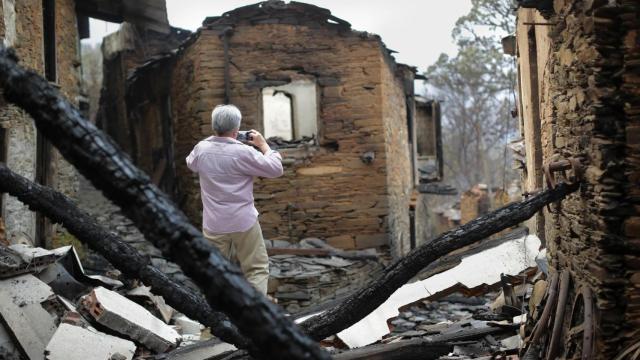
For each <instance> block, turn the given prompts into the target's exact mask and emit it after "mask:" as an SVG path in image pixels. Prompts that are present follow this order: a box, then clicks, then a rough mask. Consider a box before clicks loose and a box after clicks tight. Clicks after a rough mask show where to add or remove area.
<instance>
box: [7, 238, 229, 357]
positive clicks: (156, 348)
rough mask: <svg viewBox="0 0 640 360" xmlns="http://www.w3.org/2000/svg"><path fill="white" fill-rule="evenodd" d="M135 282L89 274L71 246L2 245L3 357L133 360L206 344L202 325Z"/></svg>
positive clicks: (227, 348)
mask: <svg viewBox="0 0 640 360" xmlns="http://www.w3.org/2000/svg"><path fill="white" fill-rule="evenodd" d="M131 284H132V285H131V286H130V287H126V286H125V284H124V283H123V282H120V281H119V280H116V279H110V278H106V277H102V276H88V275H86V274H85V273H84V270H83V268H82V264H81V263H80V261H79V259H78V256H77V254H76V252H75V250H74V249H73V247H71V246H66V247H63V248H58V249H54V250H46V249H42V248H33V247H29V246H26V245H21V244H18V245H11V246H9V247H4V246H2V247H0V319H1V320H2V321H1V322H0V358H2V359H16V360H17V359H29V360H39V359H49V360H57V359H78V360H92V359H95V360H104V359H121V360H127V359H133V358H134V356H144V355H149V354H154V353H156V354H157V353H164V352H167V351H170V350H172V349H175V348H177V347H178V346H185V345H188V344H190V343H193V342H195V341H199V340H200V337H201V330H202V329H203V328H204V327H203V326H202V325H200V324H199V323H197V322H195V321H193V320H191V319H188V318H187V317H186V316H184V315H182V314H179V313H177V312H176V311H174V310H173V309H172V308H171V307H169V306H168V305H166V304H165V303H164V300H163V299H162V298H161V297H159V296H154V295H152V294H151V292H150V291H149V288H147V287H144V286H139V285H138V283H137V282H133V283H131ZM74 344H82V346H74ZM71 347H72V348H73V351H70V348H71ZM224 349H225V350H229V347H225V348H224Z"/></svg>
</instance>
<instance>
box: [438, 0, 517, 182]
mask: <svg viewBox="0 0 640 360" xmlns="http://www.w3.org/2000/svg"><path fill="white" fill-rule="evenodd" d="M514 28H515V16H514V13H513V2H512V1H511V0H496V1H494V0H472V9H471V11H470V12H469V14H467V15H465V16H463V17H461V18H460V19H458V21H457V22H456V27H455V28H454V30H453V33H452V35H453V37H454V39H455V40H456V42H457V45H458V54H457V55H456V56H455V57H449V56H447V55H446V54H442V55H440V58H439V59H438V60H437V61H436V63H435V64H434V65H432V66H430V67H429V69H428V70H427V73H426V75H427V77H428V79H429V85H430V87H429V89H428V92H429V93H430V94H429V95H430V96H431V97H434V98H436V99H439V100H442V101H443V102H444V103H443V137H444V139H443V151H444V165H445V172H446V176H445V177H446V178H447V179H450V180H451V181H452V182H453V183H454V184H455V185H456V186H457V187H458V188H460V189H467V188H469V187H470V186H472V185H474V184H477V183H480V182H484V183H487V184H489V185H490V186H492V187H493V186H496V187H505V186H506V185H507V183H508V182H509V180H511V179H512V178H515V177H516V174H515V173H514V172H513V171H511V170H510V160H509V159H508V153H507V152H506V151H505V145H506V142H507V141H508V139H509V138H510V137H511V136H513V135H515V134H516V126H515V124H516V122H515V120H514V119H513V118H512V117H511V115H510V112H511V108H513V107H514V101H513V91H514V87H515V84H514V81H515V80H514V79H515V69H514V65H513V61H512V59H510V58H509V57H507V56H506V55H504V54H502V49H501V46H500V39H501V38H502V37H503V36H505V35H506V34H510V33H512V32H513V31H514Z"/></svg>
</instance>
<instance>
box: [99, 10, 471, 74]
mask: <svg viewBox="0 0 640 360" xmlns="http://www.w3.org/2000/svg"><path fill="white" fill-rule="evenodd" d="M303 1H304V2H307V3H310V4H314V5H317V6H320V7H324V8H327V9H330V10H331V13H332V14H333V15H334V16H337V17H339V18H341V19H344V20H346V21H348V22H349V23H351V26H352V27H353V29H355V30H360V31H367V32H370V33H374V34H378V35H380V36H381V37H382V40H383V41H384V43H385V44H386V45H387V47H388V48H389V49H392V50H395V51H397V52H398V53H397V54H394V56H395V58H396V60H398V62H401V63H405V64H408V65H413V66H417V67H418V69H419V71H425V70H426V69H427V67H428V66H429V65H431V64H433V63H434V62H435V61H436V60H437V58H438V56H439V55H440V53H443V52H444V53H447V54H449V55H455V53H456V46H455V43H454V42H453V39H452V38H451V30H453V26H454V24H455V22H456V20H457V19H458V18H459V17H460V16H463V15H465V14H466V13H467V12H468V11H469V9H470V8H471V0H448V1H446V2H442V1H436V0H393V1H390V0H303ZM256 2H258V0H167V13H168V16H169V23H170V24H171V25H172V26H175V27H179V28H183V29H188V30H192V31H194V30H196V29H198V27H199V26H200V25H201V24H202V21H203V20H204V18H205V17H207V16H218V15H221V14H222V13H224V12H226V11H229V10H232V9H235V8H237V7H239V6H244V5H249V4H253V3H256ZM117 29H118V25H117V24H111V23H105V22H103V21H95V20H93V19H92V21H91V37H92V38H91V39H90V40H89V42H92V43H96V42H99V41H100V39H101V38H102V37H103V36H104V35H106V34H108V33H110V32H113V31H115V30H117Z"/></svg>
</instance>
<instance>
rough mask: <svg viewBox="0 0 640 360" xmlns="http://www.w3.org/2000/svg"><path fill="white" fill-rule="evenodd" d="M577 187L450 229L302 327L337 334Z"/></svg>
mask: <svg viewBox="0 0 640 360" xmlns="http://www.w3.org/2000/svg"><path fill="white" fill-rule="evenodd" d="M577 189H578V185H568V184H565V183H562V184H560V185H558V186H557V187H555V188H553V189H548V190H544V191H542V192H539V193H537V194H536V195H533V196H531V197H529V198H527V199H526V200H524V201H522V202H517V203H512V204H509V205H507V206H504V207H502V208H500V209H497V210H495V211H493V212H491V213H489V214H487V215H484V216H482V217H479V218H477V219H474V220H472V221H470V222H468V223H466V224H464V225H462V226H460V227H458V228H455V229H453V230H450V231H448V232H446V233H444V234H442V235H440V236H439V237H437V238H436V239H434V240H432V241H430V242H428V243H425V244H424V245H421V246H420V247H418V248H416V249H415V250H413V251H411V252H410V253H409V254H408V255H407V256H405V257H403V258H402V259H399V260H397V261H396V262H394V263H393V264H391V265H390V266H389V267H388V268H387V269H386V270H385V272H384V273H383V274H382V276H381V277H380V278H378V279H376V280H373V281H371V282H370V283H369V284H367V285H365V286H363V287H362V288H361V289H360V290H358V291H356V292H355V293H354V294H353V295H351V296H349V297H348V298H347V299H346V300H345V301H343V302H342V303H341V304H338V305H337V306H335V307H333V308H332V309H331V310H328V311H326V312H324V313H322V314H320V315H317V316H314V317H312V318H310V319H308V320H306V321H304V322H303V323H302V324H300V326H301V327H302V328H303V329H304V330H305V332H306V333H307V334H309V336H311V337H312V338H314V339H316V340H322V339H324V338H326V337H328V336H330V335H333V334H337V333H338V332H340V331H342V330H344V329H346V328H348V327H350V326H351V325H353V324H355V323H357V322H358V321H359V320H360V319H362V318H364V317H365V316H367V315H368V314H369V313H371V312H372V311H373V310H375V309H376V308H378V306H380V305H382V303H384V302H385V301H386V300H387V299H388V298H389V296H391V294H393V293H394V292H395V291H396V290H397V289H398V288H400V287H401V286H402V285H404V284H406V283H407V282H408V281H409V280H411V278H413V277H414V276H415V275H417V274H418V273H419V272H420V270H422V269H424V268H425V267H427V266H429V265H430V264H431V263H433V262H434V261H436V260H438V259H439V258H440V257H442V256H445V255H447V254H448V253H450V252H452V251H455V250H457V249H460V248H462V247H464V246H468V245H471V244H473V243H475V242H477V241H480V240H482V239H484V238H486V237H489V236H491V235H493V234H495V233H498V232H500V231H502V230H504V229H507V228H510V227H512V226H516V225H518V224H520V223H521V222H523V221H525V220H527V219H529V218H530V217H532V216H533V215H534V214H535V213H537V212H538V211H540V210H541V209H542V208H543V207H545V206H546V205H547V204H550V203H552V202H556V201H558V200H561V199H563V198H564V197H565V196H567V195H568V194H570V193H572V192H574V191H575V190H577Z"/></svg>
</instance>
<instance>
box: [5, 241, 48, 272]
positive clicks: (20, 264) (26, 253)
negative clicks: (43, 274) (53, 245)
mask: <svg viewBox="0 0 640 360" xmlns="http://www.w3.org/2000/svg"><path fill="white" fill-rule="evenodd" d="M55 261H56V256H55V254H54V253H52V252H50V251H48V250H45V249H38V250H34V248H32V247H30V246H27V245H23V244H16V245H11V246H9V247H4V246H0V278H8V277H12V276H15V275H20V274H26V273H29V272H32V271H34V270H38V269H42V268H44V267H46V266H48V265H50V264H52V263H54V262H55Z"/></svg>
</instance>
